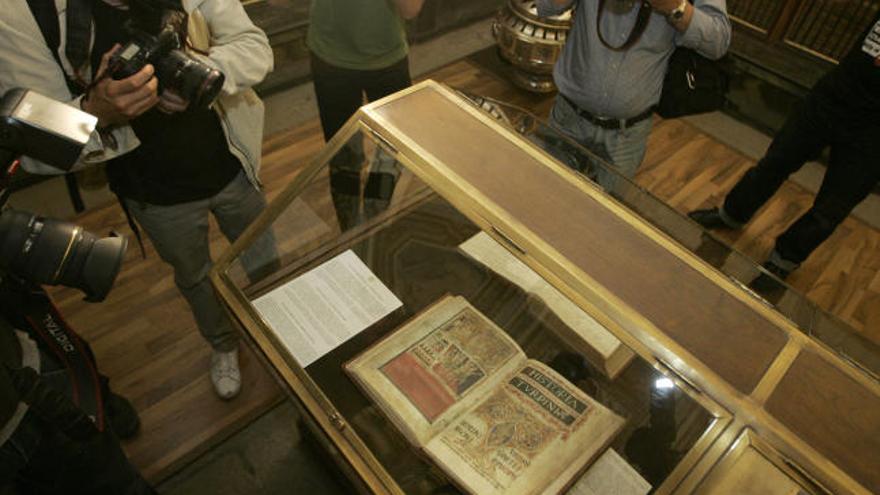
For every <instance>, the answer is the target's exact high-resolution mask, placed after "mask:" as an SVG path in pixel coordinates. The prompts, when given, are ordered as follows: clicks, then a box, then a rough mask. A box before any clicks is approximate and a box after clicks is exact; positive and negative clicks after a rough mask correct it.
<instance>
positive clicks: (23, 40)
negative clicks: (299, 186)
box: [0, 0, 273, 187]
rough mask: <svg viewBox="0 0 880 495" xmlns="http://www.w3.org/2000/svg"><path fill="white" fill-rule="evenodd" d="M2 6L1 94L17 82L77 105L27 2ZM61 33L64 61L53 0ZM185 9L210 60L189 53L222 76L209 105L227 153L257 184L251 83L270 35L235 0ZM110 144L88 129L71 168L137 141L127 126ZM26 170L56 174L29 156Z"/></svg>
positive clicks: (267, 66)
mask: <svg viewBox="0 0 880 495" xmlns="http://www.w3.org/2000/svg"><path fill="white" fill-rule="evenodd" d="M4 4H5V5H4V7H3V9H0V92H2V93H5V92H6V91H7V90H9V89H11V88H15V87H21V88H26V89H32V90H34V91H36V92H38V93H42V94H44V95H46V96H48V97H50V98H54V99H56V100H60V101H63V102H68V103H69V104H70V105H72V106H76V107H77V108H79V104H80V98H81V97H79V98H73V97H72V95H71V94H70V91H69V90H68V88H67V84H66V82H65V78H64V74H63V73H62V69H61V68H60V67H59V66H58V63H57V62H56V61H55V58H54V57H53V56H52V53H51V51H50V50H49V48H48V47H47V46H46V44H45V43H44V42H43V35H42V33H41V32H40V28H39V26H38V25H37V23H36V21H35V20H34V18H33V15H32V14H31V11H30V8H29V7H28V5H27V1H26V0H4ZM55 4H56V7H57V10H58V18H59V27H60V30H61V46H60V47H59V49H58V51H59V54H60V56H61V60H62V63H64V64H65V68H66V70H67V71H68V73H70V67H69V65H68V62H67V60H66V59H65V58H64V40H65V26H66V10H67V0H55ZM183 6H184V9H185V10H186V11H187V13H189V14H190V26H189V33H190V41H191V43H192V44H193V45H194V46H195V47H196V48H199V49H205V48H207V50H206V51H208V52H209V56H208V57H204V56H201V55H194V56H196V57H198V58H200V59H201V60H203V61H204V62H206V63H208V64H210V65H212V66H214V67H216V68H217V69H219V70H220V71H222V72H223V74H224V75H225V76H226V80H225V82H224V83H223V89H222V91H221V94H220V97H219V98H218V99H217V103H216V104H215V106H214V108H215V110H216V111H217V114H218V115H219V116H220V120H221V123H222V125H223V130H224V131H225V133H226V140H227V142H228V143H229V149H230V151H231V152H232V153H233V154H234V155H235V156H236V157H237V158H239V160H241V162H242V164H243V165H244V169H245V172H246V173H247V176H248V178H249V179H250V181H251V183H253V184H254V186H255V187H259V179H258V174H259V167H260V157H261V154H262V153H261V146H262V139H263V104H262V102H261V101H260V99H259V98H258V97H257V95H256V93H254V92H253V91H252V90H251V89H250V88H251V86H253V85H255V84H257V83H259V82H260V81H262V80H263V78H264V77H265V76H266V74H267V73H268V72H269V71H271V70H272V66H273V59H272V49H271V48H270V47H269V40H268V39H267V38H266V34H265V33H263V31H262V30H260V28H258V27H256V26H255V25H254V24H253V22H251V20H250V19H249V18H248V16H247V14H246V13H245V12H244V8H243V7H242V5H241V2H240V0H183ZM112 134H113V137H114V138H115V141H116V146H115V148H111V147H109V146H105V145H104V143H103V142H102V140H101V137H100V136H99V134H98V132H97V131H96V132H94V133H93V134H92V136H91V139H90V141H89V143H88V144H87V145H86V147H85V149H84V150H83V153H82V155H81V156H80V161H79V162H78V163H77V165H76V167H77V168H81V167H83V166H85V165H87V164H91V163H100V162H103V161H106V160H110V159H112V158H115V157H117V156H119V155H122V154H124V153H127V152H129V151H131V150H133V149H135V148H136V147H137V146H139V145H140V141H138V139H137V136H135V134H134V131H133V130H132V128H131V127H130V126H127V125H124V126H119V127H115V128H114V129H113V131H112ZM22 166H23V167H24V168H25V170H27V171H29V172H32V173H37V174H58V173H60V171H59V170H58V169H56V168H54V167H51V166H49V165H46V164H44V163H40V162H38V161H36V160H33V159H23V160H22Z"/></svg>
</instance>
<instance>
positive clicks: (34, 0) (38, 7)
mask: <svg viewBox="0 0 880 495" xmlns="http://www.w3.org/2000/svg"><path fill="white" fill-rule="evenodd" d="M27 4H28V7H29V8H30V9H31V14H32V15H33V16H34V20H35V21H37V26H39V27H40V32H41V33H43V40H45V41H46V46H47V47H49V51H50V52H52V57H54V58H55V62H57V63H58V67H59V68H60V69H61V73H62V74H64V82H65V83H66V84H67V89H69V90H70V94H71V96H74V97H76V96H79V95H81V94H82V93H83V91H84V90H85V86H84V85H83V84H81V83H79V82H77V81H76V80H74V79H73V78H71V77H70V75H69V74H67V71H66V70H64V64H63V63H61V56H60V55H59V54H58V49H59V48H60V47H61V28H60V27H59V26H58V9H57V8H56V7H55V2H54V1H51V2H46V1H42V2H41V1H40V0H27Z"/></svg>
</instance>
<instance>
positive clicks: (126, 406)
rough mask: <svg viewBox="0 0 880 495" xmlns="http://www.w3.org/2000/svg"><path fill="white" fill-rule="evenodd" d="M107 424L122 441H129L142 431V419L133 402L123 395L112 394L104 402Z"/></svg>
mask: <svg viewBox="0 0 880 495" xmlns="http://www.w3.org/2000/svg"><path fill="white" fill-rule="evenodd" d="M104 410H105V412H106V413H107V423H108V424H109V425H110V428H111V429H112V430H113V433H115V434H116V436H117V437H119V438H120V439H121V440H128V439H129V438H132V437H134V436H135V435H137V433H138V431H140V429H141V419H140V417H138V413H137V411H136V410H135V408H134V406H132V405H131V402H129V401H128V399H126V398H125V397H123V396H121V395H117V394H114V393H113V392H110V395H109V397H107V400H105V401H104Z"/></svg>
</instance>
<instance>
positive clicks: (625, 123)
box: [559, 93, 654, 130]
mask: <svg viewBox="0 0 880 495" xmlns="http://www.w3.org/2000/svg"><path fill="white" fill-rule="evenodd" d="M559 96H561V97H562V99H564V100H565V101H566V103H568V104H569V105H571V108H573V109H574V111H575V113H577V114H578V115H579V116H580V117H581V118H582V119H584V120H586V121H587V122H589V123H591V124H593V125H597V126H599V127H601V128H603V129H613V130H623V129H626V128H627V127H632V126H634V125H635V124H638V123H639V122H641V121H643V120H645V119H647V118H648V117H650V116H651V115H653V114H654V109H653V108H648V109H647V110H645V111H644V112H642V113H640V114H638V115H636V116H635V117H630V118H628V119H612V118H610V117H599V116H598V115H593V114H592V113H590V112H588V111H586V110H584V109H583V108H581V107H579V106H577V105H576V104H575V102H573V101H571V100H570V99H569V98H568V97H567V96H565V95H564V94H562V93H559Z"/></svg>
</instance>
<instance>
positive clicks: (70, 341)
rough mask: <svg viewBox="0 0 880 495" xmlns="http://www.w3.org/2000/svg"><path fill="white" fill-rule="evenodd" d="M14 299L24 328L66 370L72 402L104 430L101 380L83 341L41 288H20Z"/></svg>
mask: <svg viewBox="0 0 880 495" xmlns="http://www.w3.org/2000/svg"><path fill="white" fill-rule="evenodd" d="M16 302H19V303H21V304H20V306H19V312H20V313H21V314H23V315H24V320H25V321H26V322H27V325H25V326H24V327H25V328H24V330H25V331H26V332H27V333H28V334H30V335H31V338H33V339H34V340H35V341H36V342H37V345H39V346H40V347H41V348H42V349H43V350H44V351H45V352H47V353H48V354H49V355H51V356H52V357H54V358H55V359H56V360H57V361H58V362H59V363H60V364H61V365H62V366H63V367H64V369H65V370H66V371H67V375H68V378H69V380H70V383H71V385H72V395H73V397H72V401H73V403H74V404H75V405H76V406H77V407H79V408H80V409H81V410H82V411H83V412H85V413H86V414H87V415H88V416H89V417H90V418H91V419H92V421H93V422H94V423H95V426H96V427H97V428H98V430H100V431H104V409H103V406H102V405H103V399H102V397H101V396H102V392H101V379H100V377H99V375H98V370H97V368H96V366H95V360H94V357H93V356H92V354H91V351H90V350H89V349H88V348H87V346H86V344H85V342H83V341H82V339H80V337H79V336H78V335H77V334H76V332H74V331H73V329H72V328H71V327H70V325H68V324H67V322H66V321H65V320H64V318H63V317H62V316H61V313H60V312H59V311H58V308H57V307H55V304H54V303H53V302H52V301H51V299H49V296H48V294H46V292H45V291H44V290H42V289H41V288H32V289H30V290H28V289H23V290H22V291H21V293H20V299H19V301H16Z"/></svg>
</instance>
